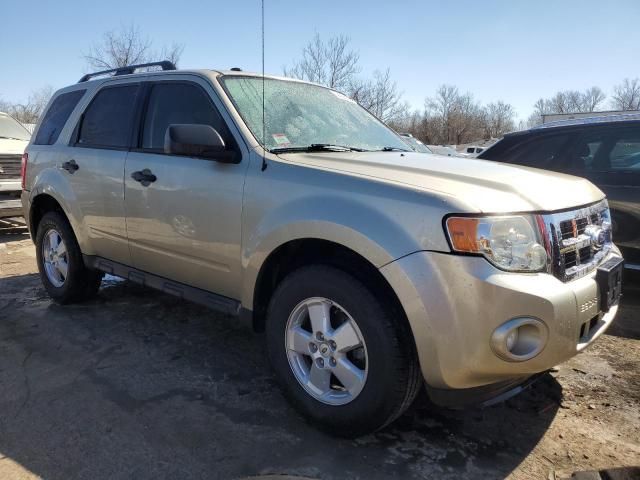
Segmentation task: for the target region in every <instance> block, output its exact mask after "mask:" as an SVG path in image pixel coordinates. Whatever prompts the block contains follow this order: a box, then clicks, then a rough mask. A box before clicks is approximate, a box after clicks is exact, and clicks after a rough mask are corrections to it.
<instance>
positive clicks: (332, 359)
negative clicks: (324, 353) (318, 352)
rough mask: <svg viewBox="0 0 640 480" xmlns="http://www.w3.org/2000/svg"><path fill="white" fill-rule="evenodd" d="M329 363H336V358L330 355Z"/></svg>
mask: <svg viewBox="0 0 640 480" xmlns="http://www.w3.org/2000/svg"><path fill="white" fill-rule="evenodd" d="M329 363H330V364H331V366H332V367H335V366H336V364H337V362H336V359H335V358H333V357H331V359H330V360H329Z"/></svg>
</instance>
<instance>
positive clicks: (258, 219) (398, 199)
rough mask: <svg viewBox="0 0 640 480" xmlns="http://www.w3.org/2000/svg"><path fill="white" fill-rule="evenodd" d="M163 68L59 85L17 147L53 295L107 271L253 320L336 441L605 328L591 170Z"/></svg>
mask: <svg viewBox="0 0 640 480" xmlns="http://www.w3.org/2000/svg"><path fill="white" fill-rule="evenodd" d="M159 66H160V67H161V68H162V69H163V70H162V71H159V72H143V73H136V69H135V67H126V68H123V69H119V70H116V71H112V72H106V74H107V75H109V76H107V77H105V76H104V73H105V72H103V75H102V76H101V77H100V78H95V77H94V76H92V75H87V76H85V77H83V78H82V79H81V81H80V82H79V83H77V84H75V85H72V86H69V87H67V88H64V89H62V90H60V91H59V92H57V93H56V95H55V96H54V97H53V99H52V100H51V103H50V105H49V107H48V110H47V112H46V114H45V115H44V116H43V119H42V120H41V122H40V124H39V125H38V126H37V128H36V131H35V135H34V137H33V139H32V141H31V142H30V144H29V146H28V148H27V158H26V173H25V175H26V178H25V189H24V191H23V192H22V202H23V206H24V214H25V217H26V218H27V220H28V224H29V227H30V231H31V235H32V238H33V239H34V241H35V244H36V254H37V260H38V266H39V269H40V274H41V277H42V282H43V284H44V287H45V288H46V290H47V292H48V293H49V295H50V296H51V297H52V298H53V299H54V300H56V301H57V302H59V303H63V304H64V303H70V302H77V301H82V300H85V299H87V298H89V297H91V296H92V295H94V294H95V293H96V292H97V290H98V288H99V285H100V280H101V277H102V273H103V272H108V273H110V274H113V275H118V276H121V277H124V278H127V279H129V280H131V281H133V282H138V283H141V284H144V285H148V286H151V287H154V288H158V289H160V290H163V291H165V292H167V293H170V294H173V295H177V296H179V297H182V298H185V299H189V300H193V301H197V302H200V303H203V304H206V305H209V306H211V307H213V308H216V309H218V310H220V311H223V312H226V313H227V314H231V315H234V316H236V317H237V318H238V319H249V320H251V321H252V322H253V326H254V328H255V329H256V330H257V331H265V333H266V334H265V341H266V343H267V352H268V357H269V360H270V362H271V364H272V365H273V368H274V371H275V375H276V376H277V378H278V380H279V382H280V384H281V385H282V388H283V390H284V392H285V394H286V396H287V398H288V399H289V400H290V401H291V402H292V404H293V405H294V406H295V407H296V408H297V409H299V410H300V411H301V412H302V413H303V414H304V415H306V416H307V417H308V418H310V419H311V420H312V421H313V422H315V423H316V424H318V425H319V426H321V427H323V428H325V429H327V430H329V431H330V432H332V433H334V434H337V435H358V434H363V433H366V432H370V431H373V430H376V429H380V428H382V427H384V426H385V425H387V424H389V423H390V422H392V421H393V420H394V419H395V418H397V417H398V416H399V415H401V414H402V412H403V411H404V410H405V409H406V408H407V407H408V406H409V405H410V404H411V403H412V401H413V400H414V398H415V396H416V394H417V392H418V391H419V390H420V388H421V387H422V385H426V388H427V392H428V394H429V395H430V397H431V398H432V400H433V401H434V402H436V403H440V404H443V405H462V404H466V403H474V402H475V403H485V404H486V403H488V402H492V401H495V399H496V397H497V398H506V397H507V396H509V395H512V394H513V393H516V392H518V391H520V390H521V389H522V387H523V386H524V385H526V384H527V382H530V381H531V380H532V379H534V378H536V376H537V374H539V373H541V372H544V371H546V370H548V369H549V368H551V367H553V366H554V365H556V364H558V363H560V362H563V361H565V360H567V359H569V358H571V357H572V356H574V355H576V354H577V353H578V352H580V351H581V350H583V349H584V348H586V347H587V346H588V345H589V344H590V343H591V342H593V341H594V340H595V339H596V338H597V337H598V336H599V335H601V334H602V333H603V332H604V331H605V330H606V329H607V328H608V327H609V325H610V324H611V322H612V321H613V319H614V317H615V315H616V312H617V309H618V299H619V296H620V288H621V286H620V283H621V265H622V258H621V257H620V254H619V251H618V250H617V249H616V247H615V246H614V244H613V243H612V239H611V219H610V215H609V208H608V206H607V201H606V199H605V197H604V195H603V193H602V192H601V191H600V190H598V188H596V187H595V186H594V185H592V184H591V183H589V182H588V181H586V180H584V179H580V178H577V177H572V176H568V175H562V174H557V173H549V172H545V171H542V170H537V169H533V168H526V167H518V166H511V165H502V164H497V163H494V162H487V161H481V160H475V159H468V158H456V157H446V158H445V157H442V156H438V155H429V154H422V153H416V152H413V151H410V149H409V148H408V146H407V145H406V144H405V143H404V142H403V141H402V140H401V139H400V137H399V136H398V135H397V134H396V133H394V132H393V131H392V130H390V129H389V128H387V127H386V126H385V125H384V124H383V123H381V122H380V121H379V120H377V119H376V118H375V117H373V116H372V115H371V114H369V112H367V111H366V110H364V109H363V108H361V107H360V106H358V105H357V104H356V103H355V102H354V101H353V100H351V99H349V98H347V97H346V96H344V95H342V94H341V93H339V92H336V91H334V90H331V89H328V88H324V87H321V86H318V85H313V84H310V83H305V82H301V81H297V80H291V79H283V78H277V77H270V76H269V77H262V76H260V75H256V74H250V73H245V72H241V71H228V72H226V71H224V72H223V71H212V70H200V71H178V70H175V69H174V67H173V66H172V65H171V64H169V63H167V62H163V63H161V64H159ZM111 74H112V75H111ZM51 112H54V113H51Z"/></svg>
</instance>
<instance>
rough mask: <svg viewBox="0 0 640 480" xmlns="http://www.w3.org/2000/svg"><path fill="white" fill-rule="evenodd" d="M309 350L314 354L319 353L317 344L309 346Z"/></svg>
mask: <svg viewBox="0 0 640 480" xmlns="http://www.w3.org/2000/svg"><path fill="white" fill-rule="evenodd" d="M309 350H311V351H312V352H314V353H315V352H317V351H318V346H317V345H316V344H315V343H313V342H312V343H310V344H309Z"/></svg>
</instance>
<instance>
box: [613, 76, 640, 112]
mask: <svg viewBox="0 0 640 480" xmlns="http://www.w3.org/2000/svg"><path fill="white" fill-rule="evenodd" d="M611 100H612V105H613V108H615V109H616V110H640V79H638V78H634V79H633V80H630V79H628V78H625V79H624V81H623V82H622V83H621V84H620V85H616V86H615V87H613V96H612V97H611Z"/></svg>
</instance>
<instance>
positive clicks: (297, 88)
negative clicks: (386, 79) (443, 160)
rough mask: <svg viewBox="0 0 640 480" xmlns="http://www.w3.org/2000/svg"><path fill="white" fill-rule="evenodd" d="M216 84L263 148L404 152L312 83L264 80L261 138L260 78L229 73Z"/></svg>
mask: <svg viewBox="0 0 640 480" xmlns="http://www.w3.org/2000/svg"><path fill="white" fill-rule="evenodd" d="M222 81H223V83H224V86H225V88H226V89H227V91H228V93H229V95H230V97H231V99H232V101H233V103H234V104H235V106H236V108H237V109H238V112H239V113H240V115H241V116H242V118H243V120H244V121H245V123H246V124H247V126H248V127H249V129H250V130H251V133H253V135H254V136H255V137H256V139H257V140H258V141H259V142H260V143H261V144H263V146H264V147H265V148H266V149H268V150H273V151H279V150H289V149H291V150H294V149H296V148H306V147H310V146H313V145H336V146H341V147H344V148H348V149H359V150H383V149H399V150H407V146H406V145H405V144H404V143H403V142H402V141H401V140H400V138H399V137H398V135H397V134H396V133H394V132H393V131H392V130H390V129H389V128H388V127H387V126H385V125H384V124H383V123H382V122H380V121H379V120H377V119H376V118H375V117H374V116H373V115H371V114H370V113H369V112H367V111H366V110H365V109H364V108H362V107H361V106H359V105H358V104H357V103H356V102H355V101H353V100H351V99H350V98H348V97H346V96H345V95H342V94H341V93H338V92H335V91H333V90H330V89H328V88H324V87H320V86H317V85H310V84H308V83H301V82H293V81H286V80H277V79H273V78H265V79H264V96H265V102H264V103H265V119H264V120H265V125H266V128H265V135H264V137H263V132H262V78H261V77H243V76H235V75H233V76H225V77H223V78H222ZM263 139H264V141H263Z"/></svg>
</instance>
